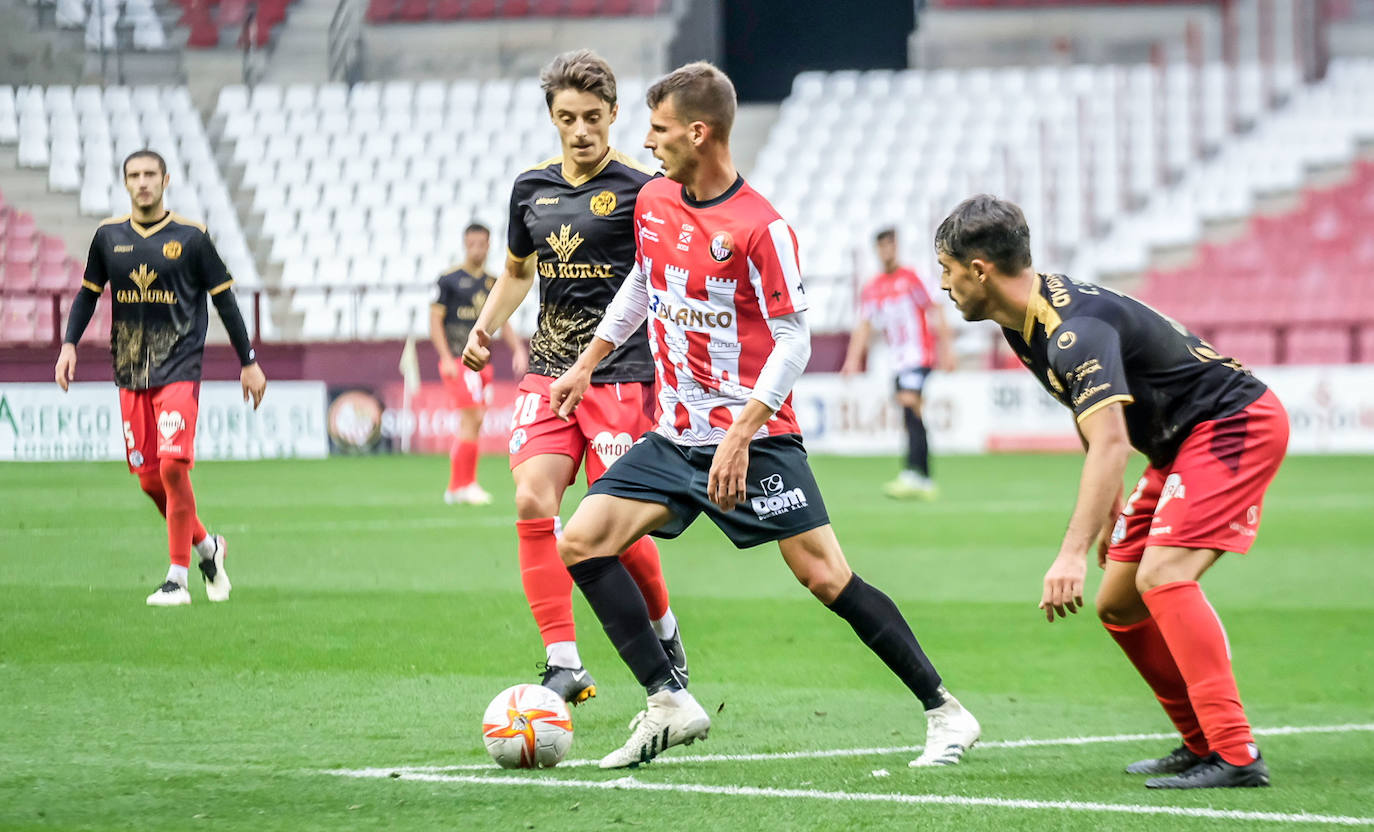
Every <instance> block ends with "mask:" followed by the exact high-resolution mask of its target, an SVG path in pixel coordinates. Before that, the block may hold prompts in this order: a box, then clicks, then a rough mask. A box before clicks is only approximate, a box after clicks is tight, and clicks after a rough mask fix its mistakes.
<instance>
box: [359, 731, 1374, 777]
mask: <svg viewBox="0 0 1374 832" xmlns="http://www.w3.org/2000/svg"><path fill="white" fill-rule="evenodd" d="M1354 732H1364V733H1367V732H1374V723H1349V724H1345V725H1283V726H1279V727H1276V728H1256V729H1254V733H1255V736H1257V737H1283V736H1291V735H1295V734H1299V735H1300V734H1344V733H1354ZM1177 738H1178V734H1168V733H1159V734H1110V735H1106V736H1098V737H1055V738H1052V739H1022V740H989V741H986V742H980V743H978V748H980V749H987V748H1039V747H1043V746H1055V745H1099V744H1103V743H1117V742H1137V741H1141V740H1169V739H1177ZM922 748H923V746H920V745H896V746H888V747H884V748H826V749H821V750H817V751H778V752H773V753H755V754H683V755H674V756H671V757H657V758H655V759H654V765H659V764H663V763H667V764H674V763H740V762H761V761H768V760H816V759H824V758H827V757H877V756H881V755H884V754H912V753H915V752H918V751H920V750H921V749H922ZM597 762H598V761H597V760H564V761H563V762H561V763H559V764H558V767H559V768H560V769H562V768H586V767H588V766H595V765H596V764H597ZM491 768H492V766H491V763H468V764H464V765H452V766H400V767H392V768H388V769H375V770H376V771H386V772H393V771H400V772H420V773H430V774H436V773H444V772H449V771H490V770H491ZM360 770H366V771H372V770H374V769H360Z"/></svg>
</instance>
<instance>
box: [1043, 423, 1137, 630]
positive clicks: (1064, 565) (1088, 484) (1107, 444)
mask: <svg viewBox="0 0 1374 832" xmlns="http://www.w3.org/2000/svg"><path fill="white" fill-rule="evenodd" d="M1078 427H1079V430H1080V431H1081V432H1082V435H1083V439H1084V441H1085V442H1086V443H1087V446H1088V455H1087V458H1086V459H1085V460H1084V462H1083V475H1082V477H1081V479H1080V480H1079V483H1078V502H1077V504H1076V505H1075V506H1074V510H1073V517H1072V518H1071V519H1070V520H1069V528H1068V531H1067V532H1065V533H1064V542H1063V543H1062V544H1061V545H1060V547H1059V556H1058V557H1056V558H1055V559H1054V563H1053V564H1052V565H1051V566H1050V569H1049V571H1048V572H1046V573H1045V584H1044V591H1043V593H1042V594H1041V596H1040V609H1042V610H1044V611H1045V617H1046V620H1048V621H1054V618H1055V616H1056V615H1058V616H1059V617H1060V618H1067V617H1068V614H1069V613H1076V612H1078V610H1079V609H1080V608H1081V607H1082V606H1083V582H1084V579H1085V578H1086V577H1087V571H1088V565H1087V562H1088V550H1089V549H1091V548H1093V545H1094V544H1095V543H1096V542H1097V539H1098V536H1099V534H1100V533H1101V531H1102V519H1103V518H1104V517H1106V516H1107V514H1108V512H1110V511H1111V509H1112V506H1113V505H1114V504H1115V503H1116V502H1117V501H1118V500H1119V499H1120V494H1121V477H1122V475H1123V474H1125V472H1126V461H1127V460H1128V459H1129V457H1130V454H1131V441H1130V438H1129V436H1128V435H1127V433H1126V416H1125V412H1124V410H1123V407H1122V405H1121V403H1120V402H1113V403H1112V404H1109V405H1107V406H1106V407H1103V408H1100V409H1098V410H1095V411H1093V412H1091V413H1089V414H1088V415H1087V416H1086V417H1084V418H1083V419H1082V421H1080V422H1079V425H1078Z"/></svg>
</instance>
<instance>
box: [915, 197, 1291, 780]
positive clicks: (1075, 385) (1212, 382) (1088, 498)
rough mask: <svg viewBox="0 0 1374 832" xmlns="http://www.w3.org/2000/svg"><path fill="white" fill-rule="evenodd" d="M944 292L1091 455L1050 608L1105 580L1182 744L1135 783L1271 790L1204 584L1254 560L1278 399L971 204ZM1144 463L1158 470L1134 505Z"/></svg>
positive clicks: (1275, 451)
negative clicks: (1224, 559) (1034, 385)
mask: <svg viewBox="0 0 1374 832" xmlns="http://www.w3.org/2000/svg"><path fill="white" fill-rule="evenodd" d="M935 248H936V252H937V254H938V256H939V259H940V265H941V266H942V273H941V287H942V288H943V289H944V290H945V291H946V292H948V293H949V296H950V298H951V299H952V300H953V301H954V304H955V305H956V306H957V307H959V310H960V312H962V313H963V315H964V317H965V318H967V319H968V320H970V321H981V320H992V321H995V322H997V323H998V324H1001V326H1002V327H1003V332H1004V334H1005V335H1006V339H1007V342H1008V343H1009V344H1010V345H1011V348H1012V350H1014V351H1015V352H1016V354H1017V356H1019V357H1020V359H1021V361H1022V363H1024V364H1025V365H1026V368H1027V369H1029V370H1030V371H1031V372H1032V373H1034V374H1035V377H1036V378H1037V379H1039V380H1040V383H1041V384H1043V385H1045V388H1046V389H1047V390H1048V391H1049V392H1050V394H1051V395H1053V396H1054V397H1055V398H1056V399H1058V400H1059V401H1060V402H1062V403H1063V404H1064V405H1066V406H1068V407H1069V408H1071V409H1072V410H1073V411H1074V415H1075V416H1076V417H1077V420H1078V430H1079V433H1080V434H1081V436H1082V438H1083V443H1084V447H1085V448H1086V450H1087V459H1086V461H1085V462H1084V464H1083V476H1082V479H1081V481H1080V484H1079V491H1078V503H1077V505H1076V506H1075V508H1074V513H1073V517H1072V519H1071V520H1070V521H1069V528H1068V532H1067V533H1066V534H1065V536H1064V541H1063V544H1062V545H1061V546H1060V549H1059V555H1058V557H1057V558H1055V561H1054V565H1053V566H1051V567H1050V570H1049V572H1048V573H1046V575H1045V583H1044V592H1043V594H1042V596H1041V600H1040V608H1041V609H1042V610H1044V611H1045V615H1046V617H1047V618H1048V619H1049V620H1050V621H1053V620H1054V619H1055V616H1056V615H1058V616H1059V617H1061V618H1062V617H1065V616H1066V615H1067V613H1071V612H1077V611H1078V609H1079V608H1081V607H1082V606H1083V581H1084V577H1085V574H1086V571H1087V552H1088V550H1089V549H1090V548H1093V546H1094V544H1095V543H1096V544H1097V549H1098V563H1099V565H1100V566H1102V567H1103V568H1104V573H1103V577H1102V585H1101V587H1100V588H1099V589H1098V594H1097V613H1098V616H1099V617H1100V618H1101V619H1102V623H1103V624H1104V625H1105V626H1106V628H1107V630H1108V632H1109V633H1111V635H1112V638H1114V639H1115V640H1116V642H1117V644H1119V645H1120V646H1121V649H1122V650H1123V651H1125V653H1126V656H1127V658H1129V659H1130V660H1131V663H1132V664H1133V665H1135V667H1136V670H1138V671H1139V672H1140V675H1141V676H1143V677H1144V678H1145V681H1146V682H1147V683H1149V685H1150V688H1151V689H1152V690H1153V691H1154V694H1155V696H1156V698H1158V699H1159V703H1160V704H1161V705H1163V706H1164V710H1165V712H1166V713H1167V714H1168V715H1169V718H1170V719H1171V720H1172V721H1173V723H1174V726H1175V727H1176V728H1178V731H1179V733H1180V734H1181V735H1182V737H1183V745H1182V746H1180V747H1179V748H1178V749H1176V750H1175V751H1173V752H1171V753H1170V754H1168V755H1167V756H1165V757H1161V758H1159V759H1154V760H1142V761H1140V762H1138V763H1134V764H1132V765H1130V766H1128V767H1127V769H1126V770H1127V771H1128V772H1130V773H1132V774H1154V775H1162V776H1158V777H1154V778H1152V779H1150V780H1147V781H1146V782H1145V785H1146V786H1147V787H1149V788H1153V789H1203V788H1224V787H1235V786H1267V785H1269V770H1268V767H1267V766H1266V765H1265V762H1264V759H1263V758H1262V757H1261V756H1260V753H1259V749H1258V748H1257V747H1256V746H1255V738H1254V735H1253V733H1252V732H1251V730H1250V723H1249V721H1248V720H1247V718H1246V716H1245V710H1244V709H1243V708H1242V707H1241V703H1240V694H1239V692H1238V691H1237V688H1236V680H1235V676H1234V674H1233V673H1232V671H1231V653H1230V645H1229V644H1228V642H1227V639H1226V631H1225V630H1224V629H1223V628H1222V624H1221V619H1220V618H1218V617H1217V612H1216V610H1215V609H1213V608H1212V605H1211V604H1210V603H1208V601H1207V596H1205V595H1204V594H1203V592H1202V588H1201V587H1200V586H1199V585H1198V579H1199V578H1201V577H1202V575H1203V573H1205V572H1206V571H1207V570H1208V569H1209V568H1210V567H1211V566H1212V564H1214V563H1216V561H1217V559H1218V558H1220V557H1221V555H1222V553H1224V552H1240V553H1244V552H1246V551H1247V550H1248V549H1249V548H1250V544H1251V543H1253V542H1254V539H1255V533H1256V532H1257V531H1258V529H1259V522H1260V510H1261V507H1262V505H1263V502H1264V492H1265V489H1267V488H1268V486H1269V483H1270V482H1271V481H1272V480H1273V478H1274V474H1275V473H1277V471H1278V469H1279V465H1280V463H1281V462H1282V461H1283V457H1284V453H1285V451H1286V450H1287V447H1288V416H1287V414H1286V413H1285V412H1284V409H1283V405H1282V404H1280V403H1279V400H1278V398H1277V397H1276V396H1275V395H1274V394H1273V393H1272V392H1271V391H1270V390H1269V388H1268V387H1266V386H1265V385H1264V384H1263V383H1262V382H1260V381H1259V380H1258V379H1256V378H1255V377H1254V376H1253V375H1251V374H1250V372H1249V371H1248V370H1246V369H1245V368H1244V367H1243V366H1241V365H1240V364H1239V363H1238V362H1237V361H1235V360H1234V359H1232V358H1228V357H1226V356H1224V355H1221V354H1220V353H1218V352H1217V351H1216V350H1215V349H1213V348H1212V347H1211V346H1210V345H1209V344H1208V343H1207V342H1206V341H1203V340H1202V339H1201V338H1198V337H1197V336H1196V335H1193V334H1192V333H1190V332H1189V331H1188V330H1187V329H1185V328H1184V327H1183V326H1182V325H1180V324H1178V323H1176V322H1174V321H1172V320H1170V319H1168V318H1166V317H1164V316H1163V315H1161V314H1159V313H1158V312H1156V311H1154V310H1153V309H1151V308H1150V307H1148V306H1146V305H1144V304H1142V303H1140V302H1139V301H1137V300H1135V299H1133V298H1130V297H1127V296H1125V295H1122V294H1118V293H1116V292H1113V291H1111V290H1109V289H1105V288H1103V287H1101V286H1095V285H1093V284H1090V283H1078V282H1076V281H1073V280H1070V279H1069V278H1067V277H1064V276H1063V275H1042V274H1037V273H1036V272H1035V270H1034V269H1033V268H1032V267H1031V256H1030V230H1029V229H1028V228H1027V226H1026V219H1025V216H1024V215H1023V214H1022V213H1021V209H1020V208H1018V207H1016V206H1015V205H1013V204H1012V203H1009V202H1004V201H1002V200H999V199H996V198H995V197H991V196H987V195H980V196H975V197H972V198H970V199H968V200H965V201H964V202H963V203H961V204H960V205H959V206H958V207H957V208H955V209H954V212H953V213H951V214H950V215H949V217H948V218H946V219H945V221H944V222H943V223H942V224H941V225H940V228H939V229H938V230H937V231H936V235H935ZM1132 447H1134V448H1135V449H1136V450H1138V451H1140V452H1141V453H1142V454H1144V455H1145V456H1146V458H1148V459H1149V463H1150V464H1149V467H1148V468H1146V470H1145V475H1144V476H1143V477H1142V478H1141V479H1140V482H1139V484H1138V485H1137V486H1136V488H1135V491H1134V492H1132V494H1131V495H1130V497H1129V498H1127V499H1125V500H1124V501H1123V499H1122V491H1123V489H1122V487H1121V480H1122V475H1123V474H1124V472H1125V469H1126V462H1127V457H1128V456H1129V454H1130V451H1131V448H1132Z"/></svg>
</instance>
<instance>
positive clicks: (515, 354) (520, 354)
mask: <svg viewBox="0 0 1374 832" xmlns="http://www.w3.org/2000/svg"><path fill="white" fill-rule="evenodd" d="M529 368H530V351H529V350H527V349H525V345H524V344H517V345H516V347H515V349H513V350H511V354H510V370H511V372H512V373H515V377H516V378H520V377H521V376H523V375H524V374H525V373H526V371H528V370H529Z"/></svg>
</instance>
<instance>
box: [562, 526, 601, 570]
mask: <svg viewBox="0 0 1374 832" xmlns="http://www.w3.org/2000/svg"><path fill="white" fill-rule="evenodd" d="M596 554H597V553H596V546H595V541H594V540H592V539H591V538H590V537H588V536H587V535H586V534H583V532H582V530H581V529H578V528H576V527H570V528H567V529H564V530H563V535H562V536H561V537H559V538H558V557H559V558H561V559H562V560H563V565H564V566H572V565H573V564H575V563H581V562H582V561H584V560H587V559H588V558H594V557H596ZM602 554H604V553H602Z"/></svg>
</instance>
